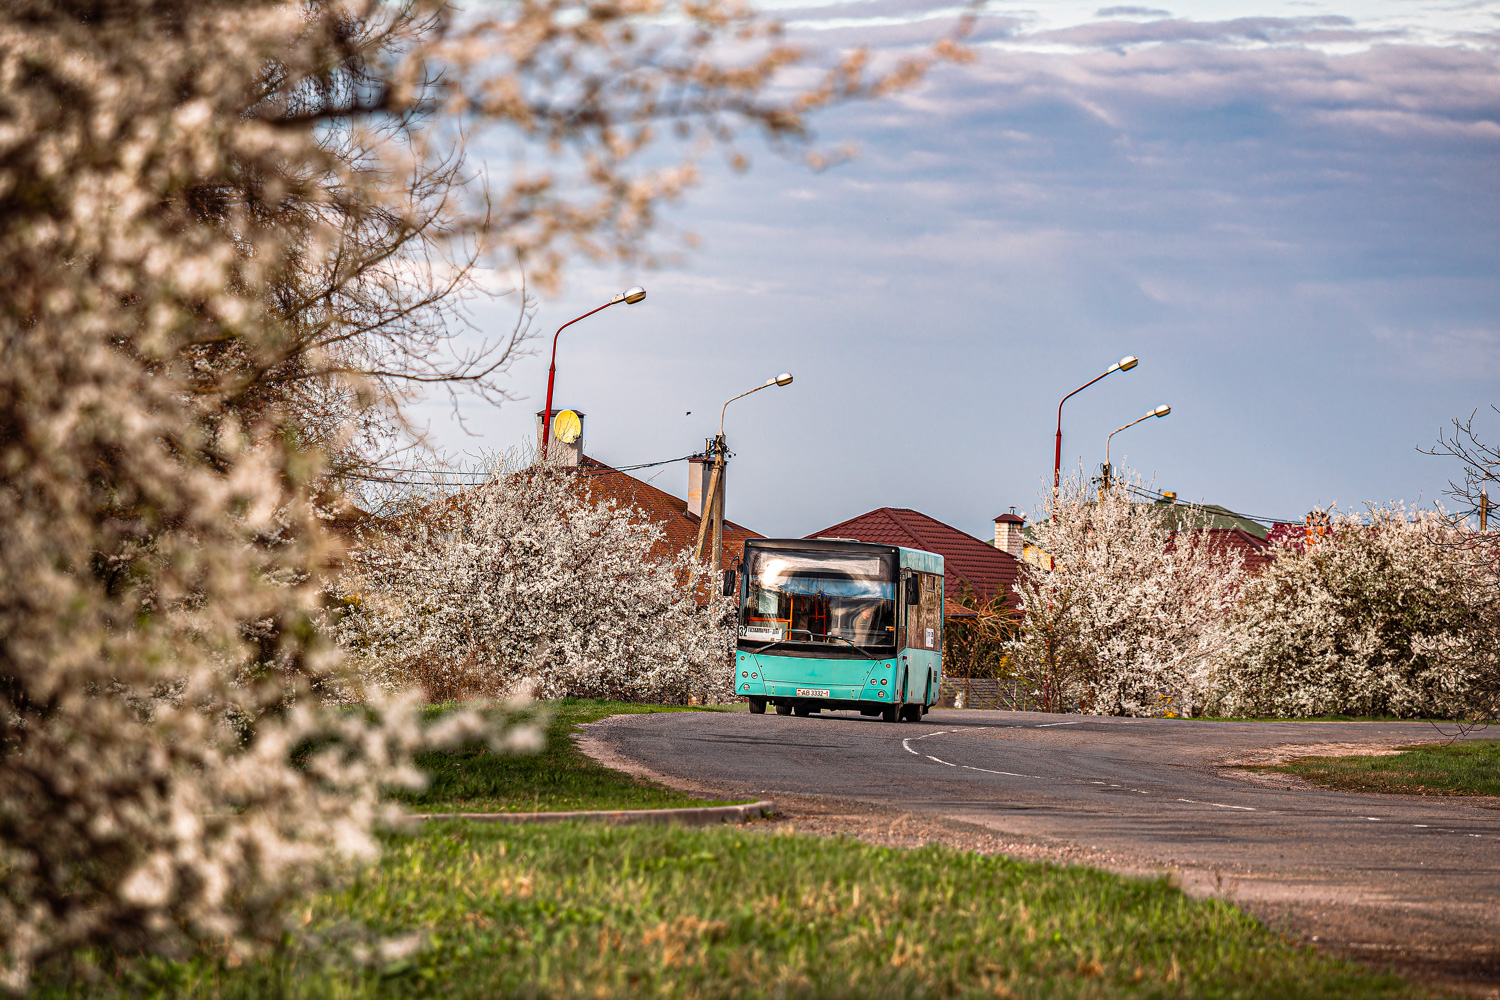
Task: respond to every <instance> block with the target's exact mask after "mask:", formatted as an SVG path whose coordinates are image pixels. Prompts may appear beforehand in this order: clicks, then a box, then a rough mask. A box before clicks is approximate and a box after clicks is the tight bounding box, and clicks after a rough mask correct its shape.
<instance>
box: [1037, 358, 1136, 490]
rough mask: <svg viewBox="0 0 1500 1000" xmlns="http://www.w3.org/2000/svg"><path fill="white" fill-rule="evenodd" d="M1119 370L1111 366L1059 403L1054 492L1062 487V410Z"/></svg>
mask: <svg viewBox="0 0 1500 1000" xmlns="http://www.w3.org/2000/svg"><path fill="white" fill-rule="evenodd" d="M1119 370H1120V366H1119V365H1118V364H1113V365H1110V366H1109V368H1108V369H1106V370H1105V372H1104V374H1103V375H1100V376H1097V377H1096V378H1091V379H1089V380H1088V381H1087V382H1085V383H1083V385H1080V386H1079V387H1078V388H1076V389H1074V390H1073V391H1072V392H1070V393H1068V394H1067V395H1066V396H1064V397H1063V398H1062V399H1061V400H1059V401H1058V404H1057V447H1056V449H1055V450H1054V451H1053V453H1052V491H1053V492H1054V493H1056V492H1057V490H1058V487H1060V486H1062V408H1063V403H1066V402H1067V401H1068V400H1070V399H1072V398H1073V397H1074V396H1076V395H1078V394H1079V393H1080V392H1082V391H1083V390H1085V389H1087V388H1088V387H1089V386H1091V385H1093V384H1094V383H1095V382H1097V381H1099V379H1101V378H1104V377H1105V376H1107V375H1112V374H1114V373H1115V372H1117V371H1119Z"/></svg>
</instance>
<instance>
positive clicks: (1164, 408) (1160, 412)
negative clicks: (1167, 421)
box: [1151, 403, 1172, 417]
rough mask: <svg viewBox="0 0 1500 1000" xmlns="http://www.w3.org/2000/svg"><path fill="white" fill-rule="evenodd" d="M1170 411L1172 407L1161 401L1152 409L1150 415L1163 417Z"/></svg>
mask: <svg viewBox="0 0 1500 1000" xmlns="http://www.w3.org/2000/svg"><path fill="white" fill-rule="evenodd" d="M1171 412H1172V408H1171V407H1170V406H1168V405H1167V404H1166V403H1163V404H1161V405H1160V406H1158V407H1157V408H1156V409H1154V410H1152V411H1151V415H1152V416H1153V417H1165V416H1166V415H1167V414H1168V413H1171Z"/></svg>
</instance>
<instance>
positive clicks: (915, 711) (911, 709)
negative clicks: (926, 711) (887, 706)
mask: <svg viewBox="0 0 1500 1000" xmlns="http://www.w3.org/2000/svg"><path fill="white" fill-rule="evenodd" d="M901 721H902V722H921V721H922V706H921V705H917V704H911V705H902V706H901Z"/></svg>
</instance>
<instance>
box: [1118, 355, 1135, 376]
mask: <svg viewBox="0 0 1500 1000" xmlns="http://www.w3.org/2000/svg"><path fill="white" fill-rule="evenodd" d="M1140 363H1141V359H1140V358H1138V357H1136V356H1135V355H1134V354H1127V355H1125V356H1124V357H1123V358H1121V359H1120V362H1119V364H1117V365H1115V367H1116V368H1118V369H1120V371H1122V372H1128V371H1130V369H1132V368H1134V367H1135V366H1136V365H1138V364H1140Z"/></svg>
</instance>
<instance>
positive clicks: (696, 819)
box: [409, 799, 776, 826]
mask: <svg viewBox="0 0 1500 1000" xmlns="http://www.w3.org/2000/svg"><path fill="white" fill-rule="evenodd" d="M409 815H410V817H411V818H412V819H420V820H434V819H467V820H472V821H473V822H475V823H569V822H574V821H584V822H587V821H597V822H601V823H610V824H613V825H615V826H649V825H653V824H655V825H666V824H669V823H677V824H679V825H681V826H714V825H715V824H718V823H744V822H747V821H749V820H752V819H760V818H761V817H763V816H774V815H776V803H775V802H772V801H771V800H770V799H761V800H760V801H759V802H748V803H746V804H744V805H739V806H692V807H690V808H687V809H597V810H592V811H588V810H582V811H577V812H530V813H410V814H409Z"/></svg>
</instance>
